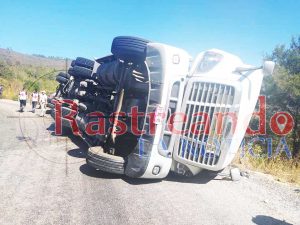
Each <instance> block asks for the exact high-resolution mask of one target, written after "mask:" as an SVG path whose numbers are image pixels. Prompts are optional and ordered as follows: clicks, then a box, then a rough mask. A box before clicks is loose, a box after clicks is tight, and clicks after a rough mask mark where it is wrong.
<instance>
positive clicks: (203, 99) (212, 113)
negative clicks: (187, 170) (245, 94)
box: [177, 82, 234, 166]
mask: <svg viewBox="0 0 300 225" xmlns="http://www.w3.org/2000/svg"><path fill="white" fill-rule="evenodd" d="M189 87H190V88H189ZM189 87H187V90H186V91H187V92H186V93H189V96H188V97H187V99H186V98H185V102H184V103H183V104H184V105H183V111H185V114H186V122H185V123H184V124H183V131H185V132H183V133H182V134H181V135H180V139H179V148H178V152H177V155H178V157H180V158H182V159H185V160H188V161H192V162H194V163H199V164H205V165H210V166H213V165H216V164H217V162H218V159H219V157H220V155H221V154H222V152H221V151H220V147H221V145H222V143H221V142H222V141H223V137H224V136H225V134H226V135H227V134H228V127H227V126H228V124H230V123H227V121H228V118H229V117H228V116H224V117H223V119H222V120H221V122H220V117H218V116H220V115H226V113H228V112H229V110H230V109H231V108H232V105H233V100H234V88H233V87H232V86H229V85H223V84H217V83H208V82H193V83H192V84H191V85H190V86H189ZM230 129H231V127H230ZM197 131H198V132H197ZM199 131H205V132H199Z"/></svg>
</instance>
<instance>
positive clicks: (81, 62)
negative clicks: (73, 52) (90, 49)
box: [73, 57, 95, 70]
mask: <svg viewBox="0 0 300 225" xmlns="http://www.w3.org/2000/svg"><path fill="white" fill-rule="evenodd" d="M94 64H95V62H94V61H93V60H90V59H86V58H82V57H77V58H76V60H75V61H74V65H73V67H74V66H80V67H84V68H87V69H90V70H93V68H94Z"/></svg>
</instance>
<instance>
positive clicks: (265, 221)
mask: <svg viewBox="0 0 300 225" xmlns="http://www.w3.org/2000/svg"><path fill="white" fill-rule="evenodd" d="M252 222H253V223H255V224H257V225H292V224H291V223H287V222H285V221H284V220H278V219H275V218H273V217H271V216H264V215H257V216H256V217H253V218H252Z"/></svg>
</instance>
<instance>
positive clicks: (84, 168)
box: [79, 164, 123, 179]
mask: <svg viewBox="0 0 300 225" xmlns="http://www.w3.org/2000/svg"><path fill="white" fill-rule="evenodd" d="M79 170H80V172H81V173H83V174H84V175H87V176H89V177H95V178H102V179H122V178H123V175H119V174H112V173H106V172H103V171H100V170H97V169H95V168H93V167H91V166H89V165H87V164H84V165H81V166H80V167H79Z"/></svg>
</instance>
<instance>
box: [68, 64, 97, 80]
mask: <svg viewBox="0 0 300 225" xmlns="http://www.w3.org/2000/svg"><path fill="white" fill-rule="evenodd" d="M69 71H70V70H69ZM71 71H72V72H71V73H73V74H71V75H73V76H74V77H76V78H80V79H87V78H91V77H92V72H93V71H92V70H90V69H88V68H85V67H81V66H74V67H73V69H72V70H71Z"/></svg>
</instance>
